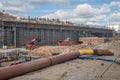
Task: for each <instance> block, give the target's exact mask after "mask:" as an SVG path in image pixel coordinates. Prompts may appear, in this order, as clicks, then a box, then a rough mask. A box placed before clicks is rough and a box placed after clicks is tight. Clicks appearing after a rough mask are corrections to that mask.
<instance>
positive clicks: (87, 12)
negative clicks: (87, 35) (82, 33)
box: [42, 2, 120, 25]
mask: <svg viewBox="0 0 120 80" xmlns="http://www.w3.org/2000/svg"><path fill="white" fill-rule="evenodd" d="M112 6H120V2H111V3H110V4H103V5H102V6H101V7H99V8H95V7H93V6H91V5H89V4H80V5H78V6H76V8H74V9H72V10H69V11H64V10H58V11H56V12H54V13H51V14H48V15H44V16H42V17H48V18H59V19H61V20H70V21H72V22H74V23H80V24H81V23H84V24H96V25H108V22H110V21H111V22H110V23H111V24H115V23H116V24H120V18H119V17H120V12H119V11H118V10H115V11H116V12H112V11H111V9H112Z"/></svg>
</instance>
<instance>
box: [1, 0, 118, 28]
mask: <svg viewBox="0 0 120 80" xmlns="http://www.w3.org/2000/svg"><path fill="white" fill-rule="evenodd" d="M0 10H1V11H2V10H5V12H4V13H9V14H11V15H14V16H17V17H28V16H31V17H46V18H51V19H52V18H59V19H60V20H63V21H66V20H68V21H71V22H73V23H78V24H89V25H91V24H94V25H103V26H104V25H105V26H106V25H108V24H120V18H119V17H120V0H0Z"/></svg>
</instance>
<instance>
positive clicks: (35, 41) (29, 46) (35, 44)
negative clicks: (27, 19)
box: [26, 38, 41, 50]
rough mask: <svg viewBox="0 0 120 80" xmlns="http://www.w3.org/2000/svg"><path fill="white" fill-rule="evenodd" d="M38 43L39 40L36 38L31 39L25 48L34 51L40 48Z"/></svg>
mask: <svg viewBox="0 0 120 80" xmlns="http://www.w3.org/2000/svg"><path fill="white" fill-rule="evenodd" d="M40 42H41V40H40V39H37V38H33V39H31V40H30V41H28V42H27V43H26V48H27V49H30V50H31V49H35V48H38V47H39V46H40Z"/></svg>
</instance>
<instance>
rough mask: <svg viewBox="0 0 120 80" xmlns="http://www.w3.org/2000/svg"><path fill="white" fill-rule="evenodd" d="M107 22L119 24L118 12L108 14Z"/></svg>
mask: <svg viewBox="0 0 120 80" xmlns="http://www.w3.org/2000/svg"><path fill="white" fill-rule="evenodd" d="M108 20H109V21H119V22H120V12H116V13H112V14H110V16H109V18H108Z"/></svg>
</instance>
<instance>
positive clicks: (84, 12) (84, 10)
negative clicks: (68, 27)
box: [73, 4, 99, 18]
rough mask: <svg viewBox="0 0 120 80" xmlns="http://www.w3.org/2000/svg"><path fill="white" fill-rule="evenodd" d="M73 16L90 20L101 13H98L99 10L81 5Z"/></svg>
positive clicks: (87, 5) (74, 11)
mask: <svg viewBox="0 0 120 80" xmlns="http://www.w3.org/2000/svg"><path fill="white" fill-rule="evenodd" d="M73 14H74V15H75V16H76V17H84V18H88V17H93V16H95V15H97V14H99V13H98V9H95V8H93V7H92V6H91V5H89V4H80V5H78V6H77V7H76V8H75V9H74V10H73Z"/></svg>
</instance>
